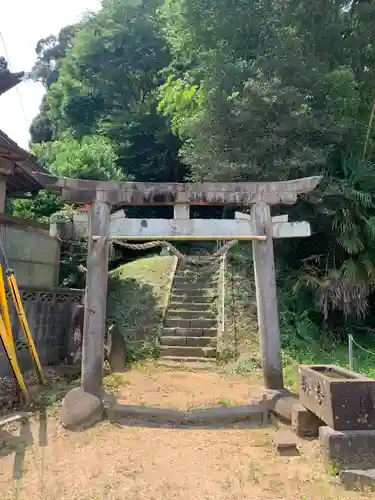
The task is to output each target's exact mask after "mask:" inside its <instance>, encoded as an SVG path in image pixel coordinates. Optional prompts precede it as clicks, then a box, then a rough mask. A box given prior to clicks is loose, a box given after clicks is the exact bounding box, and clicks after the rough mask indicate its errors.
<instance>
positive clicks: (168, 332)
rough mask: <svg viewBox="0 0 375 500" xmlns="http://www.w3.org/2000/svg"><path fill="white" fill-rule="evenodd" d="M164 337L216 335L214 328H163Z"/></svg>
mask: <svg viewBox="0 0 375 500" xmlns="http://www.w3.org/2000/svg"><path fill="white" fill-rule="evenodd" d="M163 331H164V335H165V336H166V337H171V336H177V337H216V336H217V329H216V328H168V327H165V328H164V330H163Z"/></svg>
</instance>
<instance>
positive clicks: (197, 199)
mask: <svg viewBox="0 0 375 500" xmlns="http://www.w3.org/2000/svg"><path fill="white" fill-rule="evenodd" d="M33 175H34V177H35V178H36V179H37V180H38V182H40V183H41V184H42V185H44V186H45V187H47V186H49V187H52V188H56V189H60V190H62V195H63V197H64V199H65V200H66V201H68V202H70V203H90V202H93V201H95V200H97V199H100V200H101V201H106V202H108V203H110V204H112V205H117V204H121V205H175V204H177V203H189V204H191V205H227V204H230V205H249V204H251V203H256V202H257V201H264V202H266V203H269V204H271V205H274V204H279V203H284V204H293V203H295V202H296V201H297V195H298V194H302V193H308V192H310V191H312V190H313V189H314V188H315V187H316V186H317V185H318V184H319V182H320V180H321V177H318V176H316V177H306V178H303V179H296V180H291V181H280V182H232V183H230V182H214V183H210V182H202V183H197V184H191V183H183V184H182V183H180V184H178V183H168V182H165V183H157V182H112V181H87V180H80V179H68V178H65V177H54V176H52V175H47V174H41V173H38V172H34V173H33ZM98 196H99V198H98Z"/></svg>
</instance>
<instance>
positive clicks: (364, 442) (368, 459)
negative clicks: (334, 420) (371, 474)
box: [319, 426, 375, 470]
mask: <svg viewBox="0 0 375 500" xmlns="http://www.w3.org/2000/svg"><path fill="white" fill-rule="evenodd" d="M319 440H320V447H321V451H322V455H323V460H324V463H325V465H326V466H328V467H330V466H332V465H333V466H334V467H335V468H336V467H337V468H338V469H339V470H354V469H363V470H368V469H374V468H375V431H372V430H371V431H336V430H334V429H332V428H331V427H328V426H325V427H320V429H319Z"/></svg>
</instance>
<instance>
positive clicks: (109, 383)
mask: <svg viewBox="0 0 375 500" xmlns="http://www.w3.org/2000/svg"><path fill="white" fill-rule="evenodd" d="M103 383H104V389H106V390H107V391H116V390H118V389H119V388H120V387H123V386H124V385H128V382H127V381H126V380H124V378H123V377H122V376H121V375H120V374H119V373H114V372H113V373H110V374H109V375H106V376H105V377H104V379H103Z"/></svg>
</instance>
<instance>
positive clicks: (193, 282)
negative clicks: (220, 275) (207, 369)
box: [160, 264, 217, 362]
mask: <svg viewBox="0 0 375 500" xmlns="http://www.w3.org/2000/svg"><path fill="white" fill-rule="evenodd" d="M215 272H216V267H215V266H204V267H203V268H202V269H200V268H197V266H191V265H182V264H178V266H177V269H176V273H175V276H174V280H173V283H172V290H171V294H170V298H169V304H168V308H167V312H166V315H165V320H164V330H163V335H162V337H161V338H160V344H161V356H162V358H163V359H164V360H168V361H179V362H201V361H205V362H207V361H208V362H209V361H215V358H216V342H217V316H216V312H215V307H214V297H213V295H214V294H215V292H216V284H215V280H214V277H215Z"/></svg>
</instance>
